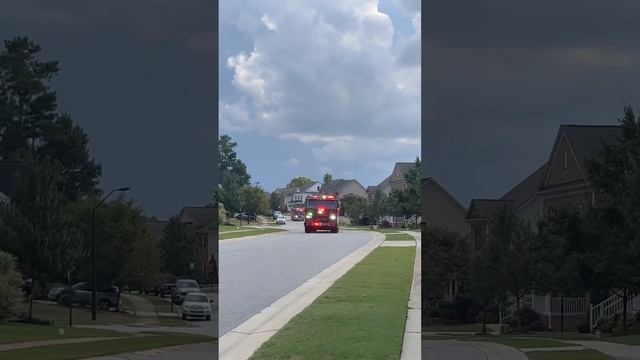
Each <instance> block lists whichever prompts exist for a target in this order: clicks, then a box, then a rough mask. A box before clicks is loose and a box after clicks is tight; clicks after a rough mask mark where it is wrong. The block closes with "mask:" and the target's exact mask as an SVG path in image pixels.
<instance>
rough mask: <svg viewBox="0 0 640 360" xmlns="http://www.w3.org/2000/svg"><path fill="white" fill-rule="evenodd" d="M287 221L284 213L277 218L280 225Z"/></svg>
mask: <svg viewBox="0 0 640 360" xmlns="http://www.w3.org/2000/svg"><path fill="white" fill-rule="evenodd" d="M286 223H287V220H286V219H285V218H284V215H280V216H278V218H277V219H276V224H278V225H284V224H286Z"/></svg>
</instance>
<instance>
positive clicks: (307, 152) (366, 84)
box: [218, 0, 420, 191]
mask: <svg viewBox="0 0 640 360" xmlns="http://www.w3.org/2000/svg"><path fill="white" fill-rule="evenodd" d="M219 28H220V33H219V36H220V48H219V50H220V51H219V56H220V59H219V64H220V65H219V79H220V81H219V85H218V86H219V94H220V98H219V109H220V110H219V130H220V134H229V135H230V136H231V137H232V138H233V139H234V141H236V142H237V143H238V148H237V151H238V156H239V157H240V159H242V160H243V161H244V162H245V163H246V164H247V167H248V170H249V172H250V174H251V175H252V181H254V182H260V185H261V186H262V187H263V188H265V189H266V190H268V191H271V190H273V189H275V188H277V187H282V186H284V185H285V184H286V183H287V182H288V181H289V180H290V179H291V178H292V177H294V176H308V177H311V178H313V179H316V180H322V175H323V174H324V173H325V172H329V173H331V174H332V175H333V177H334V179H336V178H355V179H357V180H358V181H360V182H361V183H362V185H364V186H365V187H366V186H368V185H376V184H378V183H379V182H380V181H381V180H383V179H384V178H385V177H386V176H387V175H389V173H390V172H391V170H392V167H393V164H394V163H395V162H396V161H413V160H415V158H416V156H418V155H419V154H420V30H419V29H420V1H419V0H418V1H415V0H404V1H403V0H383V1H371V0H349V1H329V2H327V1H320V0H311V1H309V0H305V1H302V0H297V1H293V0H286V1H282V0H277V1H276V0H242V1H223V2H221V3H220V26H219Z"/></svg>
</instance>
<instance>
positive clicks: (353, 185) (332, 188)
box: [320, 179, 367, 199]
mask: <svg viewBox="0 0 640 360" xmlns="http://www.w3.org/2000/svg"><path fill="white" fill-rule="evenodd" d="M320 193H322V194H327V195H336V196H338V199H342V198H343V197H344V196H345V195H357V196H360V197H362V198H365V199H366V198H367V189H365V188H364V186H362V185H361V184H360V183H359V182H358V180H355V179H346V180H345V179H336V180H331V181H329V182H328V183H326V184H322V186H321V187H320Z"/></svg>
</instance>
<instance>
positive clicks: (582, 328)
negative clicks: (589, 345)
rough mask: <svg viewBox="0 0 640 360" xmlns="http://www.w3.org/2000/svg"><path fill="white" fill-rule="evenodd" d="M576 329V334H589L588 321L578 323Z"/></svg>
mask: <svg viewBox="0 0 640 360" xmlns="http://www.w3.org/2000/svg"><path fill="white" fill-rule="evenodd" d="M576 327H577V328H578V332H579V333H581V334H588V333H590V332H591V328H590V325H589V322H588V321H584V320H583V321H580V322H578V324H577V325H576Z"/></svg>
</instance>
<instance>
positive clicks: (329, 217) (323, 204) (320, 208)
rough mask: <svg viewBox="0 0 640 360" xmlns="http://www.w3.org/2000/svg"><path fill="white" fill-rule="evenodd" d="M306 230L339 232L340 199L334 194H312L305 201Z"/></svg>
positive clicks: (307, 231)
mask: <svg viewBox="0 0 640 360" xmlns="http://www.w3.org/2000/svg"><path fill="white" fill-rule="evenodd" d="M304 213H305V217H304V232H306V233H310V232H315V231H318V230H331V232H332V233H337V232H338V214H339V213H340V201H339V200H338V199H337V198H336V197H335V196H333V195H311V196H308V197H307V199H306V200H305V203H304Z"/></svg>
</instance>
